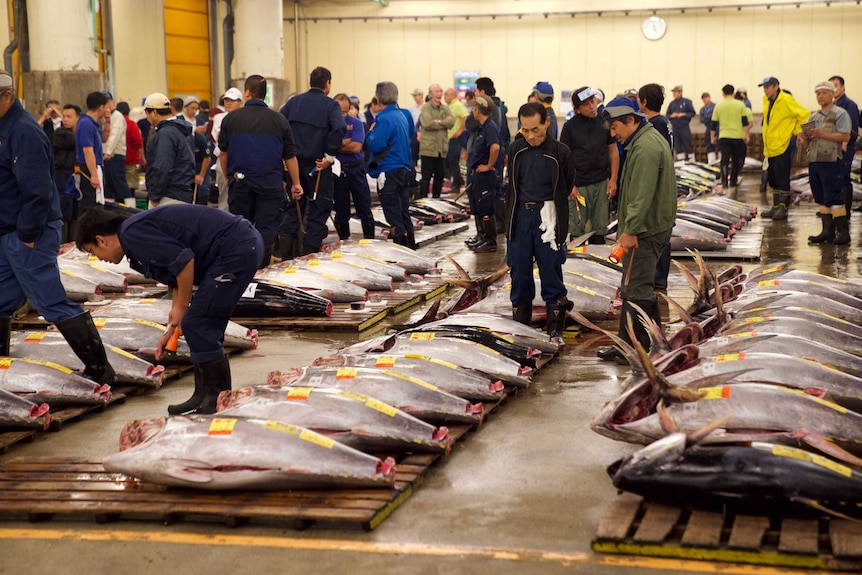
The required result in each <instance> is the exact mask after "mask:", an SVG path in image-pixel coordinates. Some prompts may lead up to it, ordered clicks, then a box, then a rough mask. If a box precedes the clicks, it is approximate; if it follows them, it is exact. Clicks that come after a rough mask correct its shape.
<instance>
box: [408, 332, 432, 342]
mask: <svg viewBox="0 0 862 575" xmlns="http://www.w3.org/2000/svg"><path fill="white" fill-rule="evenodd" d="M410 339H411V340H413V341H430V340H432V339H434V333H432V332H430V331H420V332H413V333H411V334H410Z"/></svg>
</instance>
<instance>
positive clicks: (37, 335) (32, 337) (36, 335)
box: [24, 331, 48, 341]
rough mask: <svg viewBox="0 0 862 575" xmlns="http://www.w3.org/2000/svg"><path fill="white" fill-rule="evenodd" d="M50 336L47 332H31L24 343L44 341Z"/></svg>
mask: <svg viewBox="0 0 862 575" xmlns="http://www.w3.org/2000/svg"><path fill="white" fill-rule="evenodd" d="M46 335H48V332H47V331H31V332H30V333H28V334H27V337H25V338H24V341H42V340H43V339H44V338H45V336H46Z"/></svg>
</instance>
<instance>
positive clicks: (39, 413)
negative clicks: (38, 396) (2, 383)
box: [0, 389, 51, 430]
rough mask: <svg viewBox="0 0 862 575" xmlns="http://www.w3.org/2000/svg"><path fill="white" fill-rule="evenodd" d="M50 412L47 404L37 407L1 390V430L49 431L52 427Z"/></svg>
mask: <svg viewBox="0 0 862 575" xmlns="http://www.w3.org/2000/svg"><path fill="white" fill-rule="evenodd" d="M49 410H50V407H48V404H47V403H42V404H38V405H37V404H35V403H33V402H32V401H28V400H26V399H24V398H23V397H18V396H17V395H15V394H14V393H9V392H8V391H3V390H2V389H0V429H3V430H10V429H48V428H49V427H50V426H51V414H50V412H49Z"/></svg>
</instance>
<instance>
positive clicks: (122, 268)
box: [60, 242, 156, 285]
mask: <svg viewBox="0 0 862 575" xmlns="http://www.w3.org/2000/svg"><path fill="white" fill-rule="evenodd" d="M60 258H63V259H69V260H74V261H76V262H80V263H84V264H87V265H89V266H92V267H97V268H102V269H105V270H108V271H110V272H113V273H115V274H120V275H122V276H125V278H126V281H127V282H128V283H129V285H139V284H155V283H156V280H154V279H151V278H148V277H146V276H144V275H143V274H141V273H140V272H138V271H137V270H134V269H132V266H131V265H129V260H128V258H125V257H124V258H123V259H122V261H120V263H118V264H113V263H110V262H103V261H101V260H100V259H99V258H97V257H96V256H91V255H90V254H88V253H86V252H82V251H81V250H79V249H78V248H77V247H75V243H74V242H70V243H68V244H63V245H62V246H60Z"/></svg>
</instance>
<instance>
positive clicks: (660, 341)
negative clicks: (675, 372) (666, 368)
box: [629, 302, 670, 357]
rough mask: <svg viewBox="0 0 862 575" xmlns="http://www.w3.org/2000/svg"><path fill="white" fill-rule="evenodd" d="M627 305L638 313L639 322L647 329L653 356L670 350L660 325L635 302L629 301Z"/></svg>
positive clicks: (658, 355)
mask: <svg viewBox="0 0 862 575" xmlns="http://www.w3.org/2000/svg"><path fill="white" fill-rule="evenodd" d="M629 305H630V306H632V307H633V308H634V309H635V311H636V312H638V315H639V316H640V322H641V324H643V326H644V327H645V328H646V329H647V333H648V334H649V339H650V343H651V348H650V349H651V350H652V349H655V350H656V351H655V352H653V354H652V355H653V356H655V357H660V356H662V355H665V354H666V353H668V352H670V344H669V343H668V341H667V338H666V337H665V336H664V332H662V330H661V327H660V326H659V325H658V324H656V322H654V321H653V319H652V318H651V317H650V316H649V315H647V313H646V312H645V311H644V310H643V308H642V307H641V306H639V305H638V304H636V303H632V302H629Z"/></svg>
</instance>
